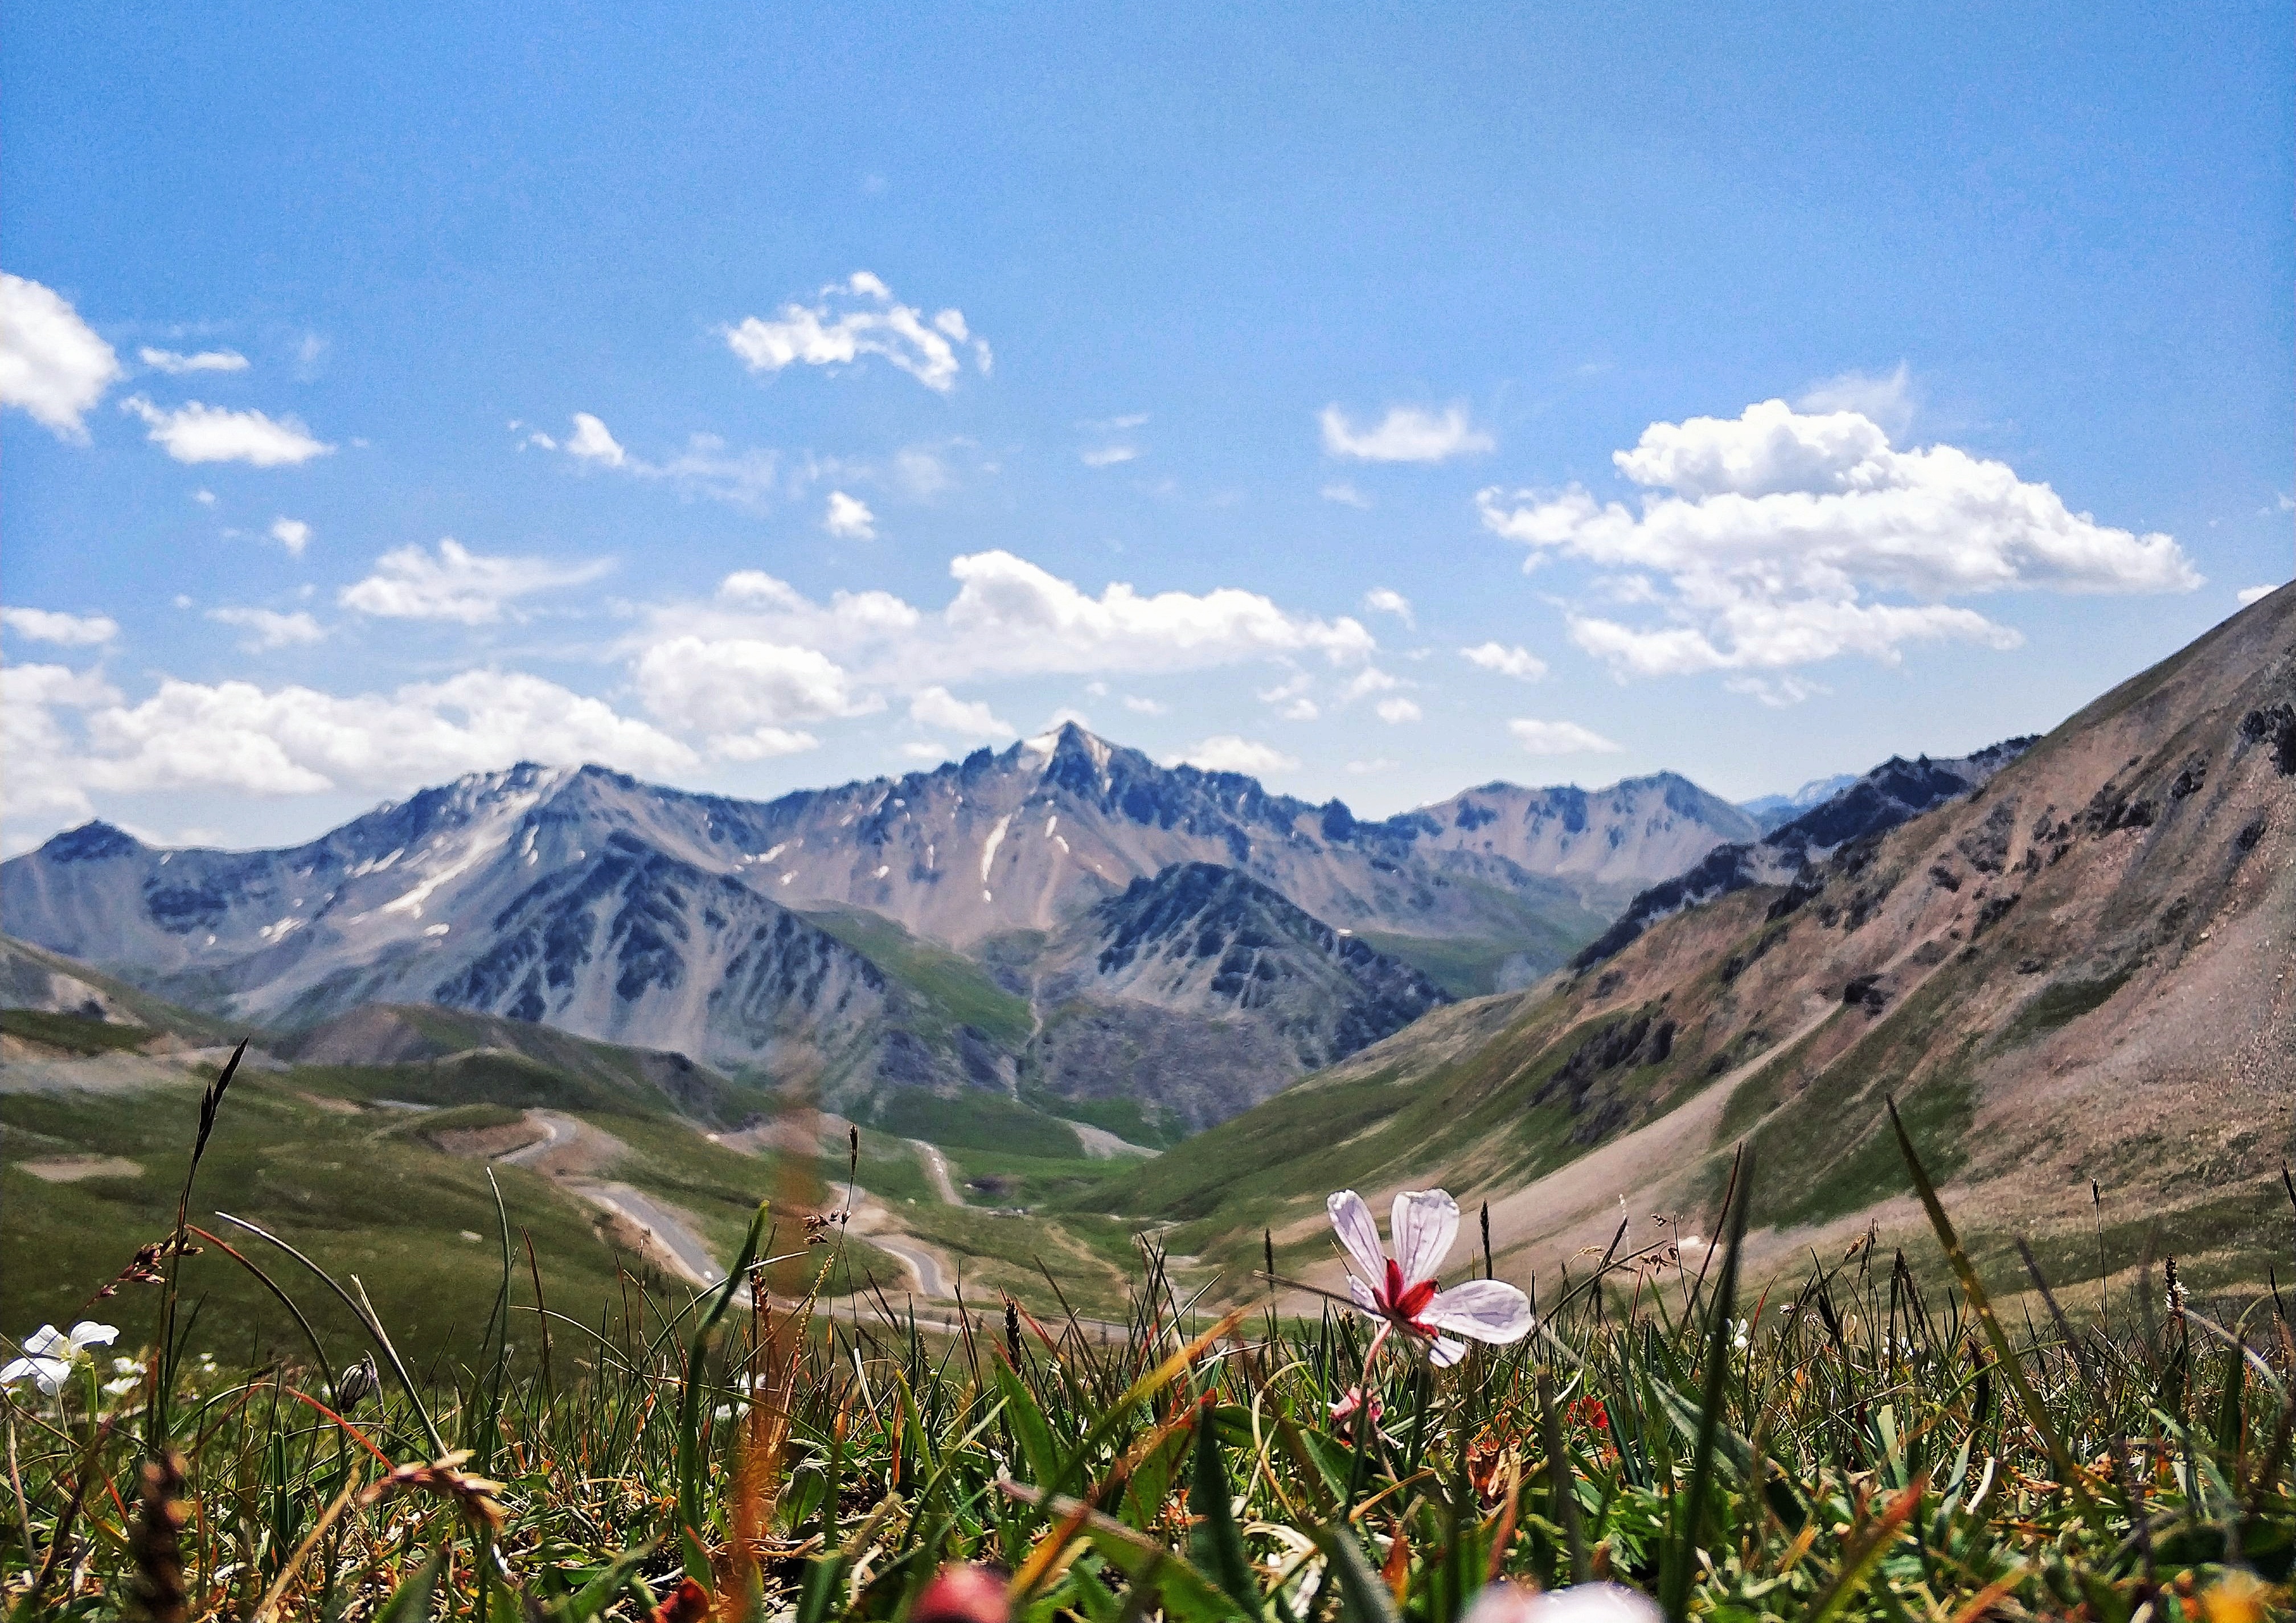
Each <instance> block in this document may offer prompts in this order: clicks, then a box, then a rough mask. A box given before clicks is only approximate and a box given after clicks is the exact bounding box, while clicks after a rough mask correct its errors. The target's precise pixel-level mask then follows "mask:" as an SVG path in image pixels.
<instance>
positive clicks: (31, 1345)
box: [24, 1324, 70, 1358]
mask: <svg viewBox="0 0 2296 1623" xmlns="http://www.w3.org/2000/svg"><path fill="white" fill-rule="evenodd" d="M69 1344H70V1337H69V1336H67V1335H65V1334H64V1332H62V1331H61V1330H58V1329H57V1328H56V1327H55V1326H54V1325H53V1324H43V1325H41V1326H40V1327H39V1328H38V1329H37V1330H35V1331H34V1332H32V1333H31V1334H30V1335H28V1336H26V1337H25V1338H24V1350H25V1351H26V1352H27V1353H29V1354H30V1355H31V1356H32V1357H35V1358H39V1357H45V1356H46V1355H47V1354H48V1353H49V1352H51V1351H53V1349H54V1348H59V1347H63V1346H67V1345H69Z"/></svg>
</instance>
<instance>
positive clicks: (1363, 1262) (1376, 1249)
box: [1324, 1189, 1387, 1300]
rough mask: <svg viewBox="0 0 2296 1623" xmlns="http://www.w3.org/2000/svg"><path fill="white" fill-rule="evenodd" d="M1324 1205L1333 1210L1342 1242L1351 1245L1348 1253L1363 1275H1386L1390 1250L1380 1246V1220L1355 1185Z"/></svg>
mask: <svg viewBox="0 0 2296 1623" xmlns="http://www.w3.org/2000/svg"><path fill="white" fill-rule="evenodd" d="M1324 1209H1325V1210H1326V1211H1328V1212H1330V1213H1331V1214H1332V1226H1333V1228H1335V1229H1337V1230H1339V1232H1340V1243H1341V1245H1344V1246H1346V1247H1347V1248H1348V1255H1349V1256H1350V1257H1352V1258H1355V1263H1356V1266H1357V1267H1358V1268H1360V1269H1361V1270H1362V1271H1363V1276H1364V1278H1365V1279H1366V1280H1369V1281H1374V1282H1375V1281H1378V1280H1381V1279H1383V1278H1385V1277H1386V1276H1387V1253H1386V1252H1385V1251H1383V1250H1381V1249H1380V1244H1379V1224H1378V1223H1377V1222H1376V1221H1374V1219H1373V1217H1372V1215H1371V1208H1370V1207H1368V1206H1366V1205H1365V1204H1364V1198H1363V1196H1361V1195H1359V1194H1357V1193H1356V1192H1355V1191H1354V1190H1352V1189H1342V1190H1341V1191H1340V1192H1339V1193H1337V1194H1335V1195H1333V1196H1332V1197H1331V1199H1329V1200H1327V1201H1324ZM1358 1299H1359V1300H1360V1298H1358Z"/></svg>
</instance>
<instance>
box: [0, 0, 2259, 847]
mask: <svg viewBox="0 0 2296 1623" xmlns="http://www.w3.org/2000/svg"><path fill="white" fill-rule="evenodd" d="M1713 11H1714V8H1710V7H1695V8H1693V7H1683V8H1676V9H1659V8H1646V9H1642V10H1639V11H1637V12H1634V13H1633V14H1631V15H1630V16H1627V17H1625V18H1623V19H1614V18H1605V19H1603V20H1600V21H1595V20H1589V19H1588V18H1586V17H1583V16H1580V15H1578V14H1576V13H1575V12H1574V11H1573V10H1572V9H1570V8H1553V10H1552V11H1551V12H1534V11H1527V10H1520V9H1498V8H1473V7H1466V6H1453V7H1427V8H1416V9H1415V11H1414V12H1409V13H1406V12H1400V11H1398V10H1396V9H1393V8H1382V9H1380V10H1373V9H1370V8H1339V7H1321V8H1273V7H1270V8H1260V9H1259V10H1257V11H1255V12H1252V13H1251V14H1250V15H1238V14H1236V12H1235V8H1226V7H1223V8H1217V9H1214V8H1182V7H1171V8H1154V9H1150V8H1139V9H1136V10H1134V11H1129V12H1122V13H1115V12H1083V10H1082V8H1073V7H1058V8H1054V7H1046V8H1041V9H1037V8H1021V7H1010V8H995V9H990V8H975V7H966V8H949V9H947V11H944V12H939V14H927V13H926V12H925V8H922V7H902V8H879V9H875V10H867V11H865V10H862V9H859V8H839V9H836V10H831V9H827V8H824V9H821V10H818V11H806V10H797V9H791V8H780V9H765V8H740V9H734V8H713V9H711V10H710V11H708V12H703V11H693V12H671V11H668V10H658V11H649V12H646V14H645V15H644V16H643V17H634V16H633V15H631V14H630V12H631V8H606V7H577V6H557V7H549V8H538V7H537V8H517V7H504V8H498V9H496V10H495V11H494V12H491V13H490V14H489V15H488V17H487V18H486V19H485V20H480V21H476V22H474V21H473V20H472V18H471V13H470V12H469V11H468V9H467V8H453V9H449V8H444V7H423V6H402V7H391V8H373V7H367V8H356V9H354V8H309V9H307V10H306V11H305V12H302V13H301V14H297V15H288V14H284V13H282V12H279V11H278V10H277V8H265V9H264V10H261V11H258V10H255V9H253V8H239V7H231V6H214V7H201V8H196V9H194V8H140V9H136V10H134V11H132V12H131V11H128V10H126V9H123V8H93V9H92V8H86V7H70V8H68V7H61V6H51V7H45V8H31V9H25V10H20V11H19V12H16V13H14V14H13V15H12V20H11V24H10V27H9V29H7V30H6V31H5V32H4V34H0V83H4V85H5V86H6V89H7V94H6V95H5V96H4V97H0V186H4V189H5V192H6V195H7V197H8V200H9V212H10V229H9V232H8V235H7V240H6V242H5V243H4V244H0V250H4V252H0V269H4V270H5V271H6V273H8V275H9V276H10V277H11V278H12V280H10V281H9V282H8V283H6V284H5V291H6V299H5V308H4V309H0V318H4V320H0V325H4V332H0V402H4V403H5V405H6V406H10V407H12V408H13V409H6V410H0V504H4V512H5V515H6V543H5V557H4V564H0V596H4V600H5V602H6V604H7V619H6V631H5V643H4V652H5V658H6V661H7V671H6V679H7V684H8V685H7V690H6V693H5V698H4V706H0V720H4V723H5V726H6V744H7V757H8V760H7V765H6V768H5V775H6V782H5V792H6V797H7V805H6V810H5V819H6V824H5V826H6V838H7V840H8V846H9V848H10V849H18V848H22V847H23V846H24V845H25V844H26V843H28V842H29V841H32V840H37V839H39V838H43V837H45V835H46V834H47V833H49V832H53V830H55V829H57V828H60V827H62V826H66V825H68V824H72V823H76V822H78V821H80V820H82V819H83V818H85V817H86V816H89V815H91V814H100V815H102V816H109V817H111V818H113V819H115V820H117V821H121V822H124V823H126V824H128V825H129V826H131V827H134V828H135V829H137V830H138V831H139V832H144V833H146V834H148V835H151V836H152V837H155V838H162V839H179V838H192V839H207V840H221V841H224V842H227V843H234V844H257V843H273V842H276V841H281V840H288V839H291V838H299V837H301V836H304V835H307V834H309V833H311V832H316V831H317V830H319V829H321V828H323V827H325V826H327V825H329V824H332V823H334V822H336V821H339V820H340V818H341V817H343V816H347V815H348V814H350V813H351V812H354V811H356V810H357V809H358V808H360V807H364V806H365V805H368V804H371V803H372V802H373V801H374V800H376V799H381V798H384V797H389V796H396V795H399V794H403V793H405V792H406V791H408V790H410V789H412V788H414V787H415V786H416V785H418V784H420V783H429V782H436V781H439V780H441V779H444V778H446V777H449V776H452V775H455V774H456V773H459V772H462V771H465V770H471V769H476V768H479V767H481V766H497V765H502V764H506V763H507V762H508V761H510V760H512V759H514V758H518V757H521V756H533V757H537V758H597V759H605V760H608V761H611V762H613V763H614V764H617V765H621V766H627V767H628V768H629V769H631V770H634V771H636V772H639V773H641V774H643V775H649V776H652V777H656V778H660V779H664V780H667V781H671V782H675V783H685V784H691V785H697V786H709V787H713V788H718V789H723V790H727V791H734V792H739V793H746V794H756V795H767V794H772V793H776V792H779V791H783V790H787V789H790V788H795V787H800V786H804V785H809V784H815V783H829V782H836V781H840V780H843V779H845V778H848V777H852V776H859V775H874V774H877V773H881V772H892V771H900V770H906V769H910V768H912V767H914V766H920V765H923V764H926V763H928V762H929V761H931V760H933V759H938V758H941V757H943V756H945V755H947V754H953V753H961V752H963V751H964V750H969V749H971V748H973V747H975V746H977V745H978V744H979V743H981V742H990V743H999V744H1001V742H1004V741H1005V740H1007V739H1009V738H1010V737H1011V736H1012V735H1013V732H1014V731H1016V730H1017V731H1019V732H1024V733H1025V732H1031V731H1034V730H1036V729H1037V728H1038V727H1040V726H1042V725H1045V723H1046V721H1047V720H1048V719H1049V718H1051V717H1054V716H1056V715H1060V714H1062V713H1068V714H1077V715H1080V716H1082V717H1084V718H1086V719H1087V723H1088V725H1091V726H1093V727H1094V728H1095V730H1096V731H1098V732H1100V733H1102V734H1104V735H1106V736H1109V737H1111V738H1114V739H1118V740H1119V741H1122V742H1130V743H1135V744H1137V745H1138V746H1140V747H1142V748H1144V749H1146V750H1150V751H1151V752H1152V753H1153V754H1155V755H1157V756H1159V757H1160V758H1196V759H1200V760H1203V761H1206V762H1215V763H1221V764H1233V765H1237V766H1248V767H1252V768H1253V769H1256V770H1258V771H1259V773H1260V775H1262V776H1263V777H1265V778H1266V779H1267V782H1269V783H1271V784H1272V785H1274V786H1275V787H1278V788H1282V789H1285V790H1289V791H1293V792H1296V793H1300V794H1302V795H1305V796H1308V797H1309V798H1312V799H1323V798H1324V797H1326V796H1330V795H1339V796H1341V797H1342V798H1344V799H1347V800H1348V801H1349V803H1350V804H1351V805H1352V806H1354V807H1357V809H1358V810H1359V811H1363V812H1372V813H1378V812H1386V811H1390V810H1394V809H1397V808H1399V807H1404V806H1407V805H1410V804H1413V803H1415V802H1417V801H1420V800H1423V799H1432V798H1436V797H1439V796H1441V795H1445V794H1448V793H1450V792H1453V791H1456V790H1457V789H1458V788H1460V787H1462V786H1464V785H1465V784H1468V783H1479V782H1482V781H1486V780H1488V779H1491V778H1494V777H1505V778H1510V779H1513V780H1516V781H1521V782H1561V781H1577V782H1580V783H1602V782H1608V781H1610V780H1611V779H1613V778H1615V777H1618V776H1621V775H1628V774H1632V773H1639V772H1644V771H1649V770H1652V769H1656V768H1659V767H1672V768H1674V769H1677V770H1679V771H1683V772H1685V773H1687V774H1689V775H1691V776H1693V777H1694V778H1696V779H1698V780H1699V781H1700V782H1702V783H1706V784H1708V785H1709V786H1710V787H1711V788H1713V789H1715V790H1717V791H1720V792H1722V793H1725V794H1727V795H1730V796H1733V797H1746V796H1751V795H1754V794H1758V793H1761V792H1764V791H1771V790H1776V789H1782V788H1792V786H1794V785H1795V784H1797V783H1800V782H1802V781H1804V780H1806V779H1808V778H1812V777H1816V776H1819V775H1825V774H1828V773H1832V772H1835V771H1840V770H1844V769H1854V768H1862V767H1863V766H1867V765H1870V764H1871V763H1872V762H1873V761H1874V760H1876V759H1878V758H1882V757H1883V756H1885V755H1888V754H1890V753H1891V752H1893V751H1899V752H1904V753H1908V754H1910V753H1913V752H1915V751H1917V750H1929V751H1931V752H1933V753H1957V752H1960V751H1963V750H1968V749H1971V748H1973V747H1976V746H1979V745H1981V744H1983V743H1986V742H1991V741H1992V740H1994V739H1996V738H1998V737H2000V736H2003V735H2005V734H2013V733H2017V732H2023V731H2031V730H2038V729H2042V728H2046V727H2047V726H2049V725H2054V723H2055V722H2057V721H2058V720H2060V719H2062V717H2064V716H2065V715H2067V714H2068V713H2070V712H2071V710H2072V709H2076V708H2077V707H2078V706H2079V704H2081V703H2082V702H2084V701H2086V700H2087V699H2088V698H2090V697H2092V696H2093V695H2094V694H2095V693H2097V692H2099V691H2101V690H2102V689H2103V688H2104V687H2105V686H2107V685H2109V684H2112V682H2114V681H2116V680H2118V679H2120V677H2122V676H2126V675H2128V674H2129V673H2130V672H2132V671H2133V670H2135V669H2136V668H2140V667H2142V666H2143V665H2144V664H2146V663H2148V662H2149V661H2151V660H2154V659H2156V658H2158V657H2160V656H2161V655H2162V654H2165V653H2167V652H2170V651H2171V650H2173V649H2174V648H2176V647H2177V646H2178V645H2180V644H2182V643H2185V641H2187V640H2189V639H2190V638H2191V637H2192V636H2194V635H2197V634H2198V633H2199V632H2200V631H2202V630H2203V629H2205V628H2206V627H2209V626H2210V625H2212V624H2214V623H2215V622H2217V621H2218V620H2219V619H2222V618H2224V617H2225V616H2226V614H2228V613H2230V612H2232V611H2234V610H2235V608H2236V606H2237V604H2238V602H2239V594H2240V593H2241V592H2243V590H2245V589H2250V588H2254V587H2257V586H2267V585H2271V584H2275V583H2278V582H2282V581H2285V580H2287V579H2288V578H2289V577H2290V574H2291V552H2292V534H2296V530H2292V521H2291V512H2290V496H2291V494H2292V491H2296V468H2292V463H2296V432H2292V430H2296V398H2292V396H2296V389H2292V373H2291V366H2290V356H2291V351H2292V344H2291V340H2292V336H2296V335H2292V331H2291V327H2292V303H2291V299H2290V291H2291V287H2292V284H2296V275H2292V273H2296V229H2292V222H2291V210H2290V206H2289V201H2288V200H2289V198H2290V196H2291V195H2292V193H2296V173H2292V170H2296V163H2292V140H2291V135H2290V131H2291V129H2292V128H2296V117H2292V115H2296V61H2292V60H2291V58H2292V56H2296V45H2292V40H2291V37H2290V35H2289V32H2288V29H2286V27H2285V17H2284V14H2283V13H2282V12H2278V11H2276V10H2269V9H2265V8H2241V9H2235V8H2229V7H2225V8H2209V7H2198V8H2183V9H2180V10H2178V11H2177V12H2175V13H2174V14H2167V13H2161V14H2148V13H2146V12H2140V11H2137V10H2136V9H2133V8H2095V7H2080V8H2073V7H2067V8H2062V9H2057V10H2043V9H2039V8H2018V9H2015V10H2010V9H2007V8H1994V7H1986V8H1973V7H1972V8H1964V9H1948V8H1939V7H1926V8H1914V7H1901V8H1869V9H1868V10H1866V11H1864V12H1851V13H1845V12H1842V11H1841V10H1840V9H1839V8H1825V9H1822V10H1821V9H1818V8H1807V9H1803V10H1800V11H1790V10H1786V9H1783V8H1780V9H1775V10H1771V11H1768V12H1766V13H1765V14H1764V15H1761V16H1759V17H1758V16H1751V15H1749V16H1741V17H1734V18H1730V17H1717V16H1715V15H1714V14H1713ZM147 351H148V352H149V354H148V355H147V353H146V352H147ZM1772 403H1775V404H1772ZM195 405H196V406H198V407H199V408H200V409H198V410H193V406H195ZM450 542H451V545H449V543H450ZM1127 588H1128V589H1127Z"/></svg>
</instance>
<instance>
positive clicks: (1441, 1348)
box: [1427, 1336, 1467, 1369]
mask: <svg viewBox="0 0 2296 1623" xmlns="http://www.w3.org/2000/svg"><path fill="white" fill-rule="evenodd" d="M1466 1356H1467V1344H1466V1343H1465V1342H1464V1341H1455V1340H1452V1339H1451V1338H1450V1337H1449V1336H1437V1337H1436V1338H1435V1343H1434V1345H1433V1346H1431V1347H1430V1348H1428V1349H1427V1361H1428V1362H1429V1363H1430V1364H1432V1365H1434V1366H1435V1367H1436V1368H1437V1369H1449V1368H1450V1367H1451V1366H1452V1365H1454V1364H1456V1363H1457V1362H1458V1361H1459V1360H1460V1359H1462V1358H1464V1357H1466Z"/></svg>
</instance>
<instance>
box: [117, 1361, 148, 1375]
mask: <svg viewBox="0 0 2296 1623" xmlns="http://www.w3.org/2000/svg"><path fill="white" fill-rule="evenodd" d="M111 1373H113V1374H115V1375H140V1374H142V1373H143V1365H141V1364H138V1363H137V1362H136V1361H135V1359H133V1358H114V1359H113V1360H112V1361H111Z"/></svg>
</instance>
